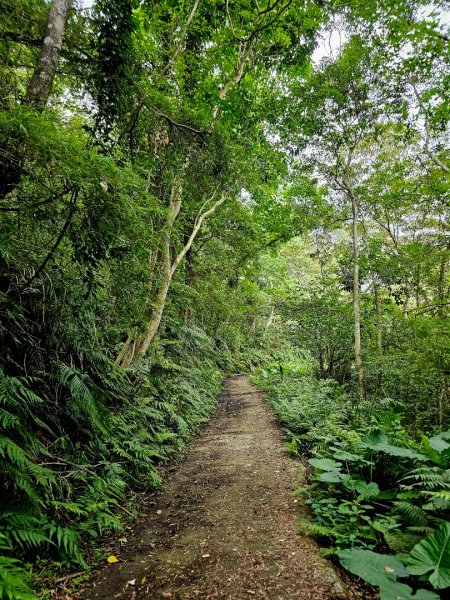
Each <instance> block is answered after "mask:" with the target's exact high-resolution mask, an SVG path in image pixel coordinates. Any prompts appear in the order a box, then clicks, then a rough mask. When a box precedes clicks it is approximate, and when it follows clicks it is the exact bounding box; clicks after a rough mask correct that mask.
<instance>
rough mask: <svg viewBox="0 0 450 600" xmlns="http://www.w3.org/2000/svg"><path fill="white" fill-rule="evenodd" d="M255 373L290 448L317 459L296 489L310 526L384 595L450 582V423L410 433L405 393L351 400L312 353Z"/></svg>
mask: <svg viewBox="0 0 450 600" xmlns="http://www.w3.org/2000/svg"><path fill="white" fill-rule="evenodd" d="M253 381H254V383H255V384H256V385H258V386H259V387H261V388H262V389H264V390H265V391H266V392H267V393H268V400H269V402H270V404H271V405H272V407H273V409H274V411H275V413H276V414H277V415H278V417H279V419H280V421H281V422H282V424H283V425H284V428H285V431H286V435H287V449H288V451H289V452H291V453H293V454H296V455H301V456H304V457H306V458H308V462H309V465H310V467H311V468H312V470H311V477H310V484H309V485H308V486H307V487H306V488H300V489H299V490H297V493H298V494H301V495H304V496H305V497H306V502H307V503H308V504H309V505H310V507H311V509H312V514H313V517H314V519H313V520H310V519H307V518H305V519H302V521H301V523H300V527H301V530H302V531H303V533H310V534H313V535H314V536H315V537H316V539H317V540H318V542H319V543H320V545H321V546H322V549H323V553H324V554H325V555H327V556H334V557H337V558H339V559H340V561H341V564H342V565H343V566H344V567H346V568H347V569H348V570H350V571H351V572H353V573H354V574H356V575H358V576H360V577H362V578H363V579H365V580H366V581H367V582H368V583H370V584H372V585H374V586H377V587H379V588H380V593H381V597H382V599H386V600H388V599H390V598H408V599H411V598H415V599H417V600H419V598H421V599H423V600H426V599H428V600H432V599H433V598H438V596H437V594H436V592H437V593H440V592H441V590H445V589H446V588H448V587H449V586H450V522H449V520H450V432H449V431H447V432H436V431H429V432H426V433H424V432H419V433H418V435H417V436H416V437H413V436H412V435H411V434H409V433H408V432H407V430H406V429H405V427H404V425H403V421H404V407H403V405H402V404H401V403H398V402H396V401H395V400H394V399H390V398H384V399H374V398H370V399H368V400H367V401H365V402H361V403H354V402H352V398H351V396H350V395H349V394H347V393H346V391H345V390H344V388H343V387H341V386H338V385H337V384H336V382H334V381H333V380H325V379H324V380H318V379H317V378H316V376H315V368H314V363H313V361H312V360H311V359H309V358H308V357H306V358H305V357H302V358H298V359H297V360H291V362H289V363H286V364H282V363H273V364H270V365H268V366H265V367H264V368H260V369H258V370H256V371H255V373H254V375H253ZM397 578H400V579H402V578H404V579H405V581H406V582H400V581H398V580H397ZM418 588H420V589H419V590H418V591H417V592H416V594H415V595H413V589H414V590H417V589H418ZM431 590H435V591H431ZM441 593H445V592H443V591H442V592H441Z"/></svg>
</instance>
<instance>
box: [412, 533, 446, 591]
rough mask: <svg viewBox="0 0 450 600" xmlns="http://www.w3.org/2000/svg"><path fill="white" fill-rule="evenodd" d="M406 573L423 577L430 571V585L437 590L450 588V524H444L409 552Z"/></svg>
mask: <svg viewBox="0 0 450 600" xmlns="http://www.w3.org/2000/svg"><path fill="white" fill-rule="evenodd" d="M408 571H409V572H410V573H411V574H412V575H424V574H425V573H428V572H429V571H432V573H431V575H430V583H431V584H432V585H433V587H435V588H436V589H437V590H442V589H444V588H446V587H449V586H450V523H444V524H443V525H441V526H440V527H438V528H437V529H436V531H434V532H433V533H432V534H431V535H429V536H428V537H427V538H425V539H424V540H422V541H421V542H419V543H418V544H416V545H415V546H414V548H413V549H412V550H411V554H410V557H409V560H408Z"/></svg>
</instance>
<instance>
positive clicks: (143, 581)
mask: <svg viewBox="0 0 450 600" xmlns="http://www.w3.org/2000/svg"><path fill="white" fill-rule="evenodd" d="M146 580H147V578H146V577H143V578H142V579H141V584H142V585H144V583H145V582H146Z"/></svg>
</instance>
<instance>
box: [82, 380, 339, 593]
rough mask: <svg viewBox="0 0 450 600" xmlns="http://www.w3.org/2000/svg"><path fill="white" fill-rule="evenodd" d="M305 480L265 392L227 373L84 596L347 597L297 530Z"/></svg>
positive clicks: (313, 548)
mask: <svg viewBox="0 0 450 600" xmlns="http://www.w3.org/2000/svg"><path fill="white" fill-rule="evenodd" d="M303 481H304V473H303V467H302V464H301V463H300V462H299V461H296V460H294V459H292V458H291V457H289V456H288V455H287V454H286V453H285V452H284V450H283V440H282V433H281V430H280V427H279V425H278V424H277V422H276V419H275V417H274V415H273V413H272V411H271V410H270V408H269V407H268V406H267V405H266V403H265V402H264V401H263V399H262V393H261V392H258V391H257V390H255V388H253V387H252V386H251V384H250V381H249V377H248V376H247V375H235V376H233V377H230V378H229V379H227V381H226V382H225V386H224V393H223V394H222V395H221V402H220V405H219V407H218V409H217V411H216V413H215V414H214V416H213V418H212V419H211V421H210V423H209V424H208V426H207V427H206V428H205V430H204V432H203V434H202V436H201V437H199V439H198V440H197V441H196V442H194V444H193V445H192V447H191V449H190V450H189V452H188V453H187V455H186V457H185V459H184V461H183V462H182V463H180V464H177V465H176V466H175V469H174V470H173V472H172V473H171V474H170V475H169V477H168V481H167V485H166V487H165V489H164V491H163V492H160V493H157V494H155V495H153V496H152V497H151V498H150V501H149V508H148V513H147V514H144V515H142V516H141V517H140V518H139V521H138V522H137V524H136V525H134V526H133V529H132V531H131V532H130V534H126V537H127V541H123V542H122V544H123V545H122V546H120V544H121V541H120V540H119V541H118V542H117V546H113V547H111V552H112V553H113V554H115V555H117V556H118V557H119V558H120V561H121V562H119V563H116V564H111V565H109V564H108V565H106V566H105V567H104V568H103V569H101V570H100V572H99V573H98V575H97V576H96V578H95V579H94V581H93V582H91V584H90V587H89V589H86V590H84V592H83V591H82V592H81V593H80V595H78V598H82V599H83V600H100V599H108V600H112V599H114V598H119V599H123V600H131V599H133V600H134V599H136V600H138V599H144V598H146V599H152V600H154V599H155V600H158V599H161V598H173V599H181V600H190V599H194V598H195V599H201V600H206V599H215V598H226V599H229V600H241V599H247V600H248V599H249V598H257V599H270V600H290V599H302V600H303V599H305V600H306V599H311V600H319V599H320V600H324V599H330V598H342V597H344V596H345V593H344V590H343V588H342V586H341V584H340V582H339V580H338V579H337V577H336V574H335V572H334V570H333V569H332V567H331V565H330V564H329V563H328V562H327V561H326V560H325V559H324V558H322V557H321V555H320V553H319V549H318V547H317V546H316V545H315V543H314V542H313V541H312V540H310V539H308V538H305V537H300V536H299V535H298V533H297V529H298V526H297V517H298V516H299V515H300V514H302V512H303V513H304V511H305V507H304V506H302V505H301V502H302V501H301V499H300V498H299V499H298V500H297V499H296V498H294V496H293V494H292V492H293V490H294V489H295V487H297V486H298V485H300V484H301V483H302V482H303ZM118 537H120V536H118Z"/></svg>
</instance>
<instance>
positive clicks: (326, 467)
mask: <svg viewBox="0 0 450 600" xmlns="http://www.w3.org/2000/svg"><path fill="white" fill-rule="evenodd" d="M308 462H309V464H310V465H312V466H313V467H316V469H321V470H322V471H339V469H340V468H341V466H342V465H341V463H340V462H336V461H335V460H332V459H331V458H310V459H309V461H308Z"/></svg>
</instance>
